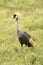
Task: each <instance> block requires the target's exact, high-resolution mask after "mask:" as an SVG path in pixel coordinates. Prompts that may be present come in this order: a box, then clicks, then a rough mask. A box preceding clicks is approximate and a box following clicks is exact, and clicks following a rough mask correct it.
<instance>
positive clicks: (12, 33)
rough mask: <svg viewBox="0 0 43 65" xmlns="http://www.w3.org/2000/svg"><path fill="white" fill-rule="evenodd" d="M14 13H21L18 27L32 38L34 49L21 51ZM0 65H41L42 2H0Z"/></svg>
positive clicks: (34, 0) (42, 44)
mask: <svg viewBox="0 0 43 65" xmlns="http://www.w3.org/2000/svg"><path fill="white" fill-rule="evenodd" d="M15 12H20V13H21V17H20V18H19V26H20V27H21V28H22V29H23V30H24V31H27V32H28V33H30V34H31V36H32V37H33V38H34V40H35V42H36V46H35V49H33V48H28V47H26V46H24V49H23V51H21V46H20V43H19V41H18V38H17V36H16V27H15V21H14V20H13V18H12V16H13V14H14V13H15ZM24 23H25V24H24ZM0 65H43V0H25V1H24V0H0Z"/></svg>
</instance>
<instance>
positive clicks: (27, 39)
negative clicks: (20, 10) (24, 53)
mask: <svg viewBox="0 0 43 65" xmlns="http://www.w3.org/2000/svg"><path fill="white" fill-rule="evenodd" d="M13 18H14V19H15V20H16V33H17V37H18V40H19V42H20V44H21V47H22V46H23V45H24V44H25V45H26V46H27V47H34V45H33V43H34V40H33V39H32V37H31V35H30V34H29V33H27V32H25V31H23V30H21V29H20V28H19V25H18V23H19V21H18V15H17V14H14V15H13Z"/></svg>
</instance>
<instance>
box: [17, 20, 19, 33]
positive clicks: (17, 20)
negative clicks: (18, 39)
mask: <svg viewBox="0 0 43 65" xmlns="http://www.w3.org/2000/svg"><path fill="white" fill-rule="evenodd" d="M18 30H19V27H18V20H16V31H17V32H18Z"/></svg>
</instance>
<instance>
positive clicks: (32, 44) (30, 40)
mask: <svg viewBox="0 0 43 65" xmlns="http://www.w3.org/2000/svg"><path fill="white" fill-rule="evenodd" d="M29 43H30V46H31V47H34V46H35V42H34V40H33V39H32V38H31V39H29Z"/></svg>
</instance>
